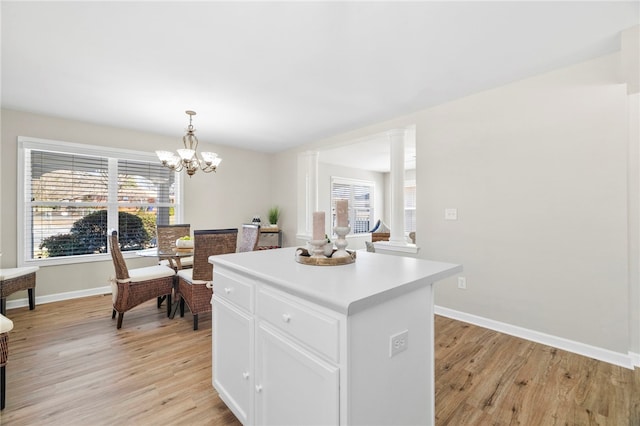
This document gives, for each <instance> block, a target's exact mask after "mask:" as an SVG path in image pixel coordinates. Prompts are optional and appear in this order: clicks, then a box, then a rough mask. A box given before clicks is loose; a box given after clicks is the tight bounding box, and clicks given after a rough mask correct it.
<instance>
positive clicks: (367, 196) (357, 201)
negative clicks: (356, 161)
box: [331, 177, 375, 234]
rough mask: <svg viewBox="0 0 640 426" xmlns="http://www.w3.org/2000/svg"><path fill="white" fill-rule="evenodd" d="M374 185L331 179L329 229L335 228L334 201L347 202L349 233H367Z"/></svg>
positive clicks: (369, 226)
mask: <svg viewBox="0 0 640 426" xmlns="http://www.w3.org/2000/svg"><path fill="white" fill-rule="evenodd" d="M374 189H375V184H374V183H373V182H369V181H358V180H352V179H346V178H340V177H332V178H331V228H332V229H333V228H334V227H335V226H336V200H348V201H349V226H350V227H351V233H353V234H363V233H367V232H369V230H370V229H371V226H372V224H373V194H374Z"/></svg>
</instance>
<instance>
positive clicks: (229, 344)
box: [212, 296, 254, 424]
mask: <svg viewBox="0 0 640 426" xmlns="http://www.w3.org/2000/svg"><path fill="white" fill-rule="evenodd" d="M212 315H213V317H212V319H213V338H212V344H213V347H212V357H213V360H212V361H213V362H212V365H213V387H214V388H216V390H217V391H218V393H219V394H220V397H221V398H222V400H223V401H224V402H225V403H226V404H227V406H228V407H229V408H230V409H231V411H233V413H234V414H235V415H236V417H238V419H239V420H240V421H241V422H242V423H243V424H248V423H250V422H251V421H252V419H251V414H250V413H251V408H252V405H253V398H252V397H253V375H252V368H251V365H252V362H253V357H252V354H253V330H254V327H253V321H254V320H253V317H251V316H249V315H248V314H246V313H244V312H242V311H241V310H239V309H237V308H235V307H233V306H232V305H230V304H228V303H226V302H224V301H223V300H220V299H218V298H217V297H216V296H214V297H213V313H212Z"/></svg>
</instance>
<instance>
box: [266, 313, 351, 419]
mask: <svg viewBox="0 0 640 426" xmlns="http://www.w3.org/2000/svg"><path fill="white" fill-rule="evenodd" d="M338 377H339V376H338V367H337V366H335V365H332V364H330V363H327V362H325V361H323V360H322V359H320V358H318V357H317V356H315V355H314V354H313V352H311V351H307V350H305V349H303V348H301V347H300V346H298V345H297V344H295V343H294V342H293V341H292V340H290V339H288V338H287V337H286V335H283V334H281V333H279V332H278V331H277V330H276V329H274V328H272V327H269V326H268V324H264V323H261V324H260V326H259V327H258V340H257V358H256V385H255V386H256V424H260V425H305V424H316V425H332V424H338V415H339V410H338V407H339V404H338V395H339V393H338V392H339V381H338Z"/></svg>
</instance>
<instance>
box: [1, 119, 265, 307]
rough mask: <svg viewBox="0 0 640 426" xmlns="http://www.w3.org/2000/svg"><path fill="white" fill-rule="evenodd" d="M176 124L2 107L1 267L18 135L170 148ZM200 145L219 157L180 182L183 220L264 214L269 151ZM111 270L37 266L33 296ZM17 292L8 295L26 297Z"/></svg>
mask: <svg viewBox="0 0 640 426" xmlns="http://www.w3.org/2000/svg"><path fill="white" fill-rule="evenodd" d="M180 132H181V129H176V137H175V138H172V137H166V136H160V135H156V134H151V133H143V132H136V131H132V130H126V129H117V128H112V127H105V126H97V125H93V124H89V123H83V122H78V121H72V120H64V119H59V118H55V117H47V116H41V115H36V114H28V113H23V112H18V111H12V110H2V140H1V143H2V145H1V155H0V158H1V160H2V165H1V168H0V171H1V174H0V185H1V187H2V197H3V198H2V203H1V205H0V215H1V216H0V217H2V223H1V224H0V228H1V233H0V235H1V236H2V240H1V241H0V244H1V245H0V247H2V251H3V252H4V254H3V256H2V257H1V258H0V262H1V265H2V267H3V268H10V267H15V266H16V264H17V257H16V245H17V240H16V238H17V236H16V203H17V202H18V198H17V194H16V185H17V184H16V174H17V170H18V169H17V137H18V136H32V137H37V138H43V139H52V140H59V141H66V142H75V143H82V144H88V145H99V146H110V147H115V148H127V149H133V150H138V151H149V152H153V151H154V150H156V149H167V150H175V149H177V148H178V147H179V145H181V143H182V140H181V138H182V134H181V133H180ZM200 149H201V150H213V151H216V152H217V153H218V154H219V155H220V156H221V157H222V158H223V161H222V164H221V165H220V167H219V169H218V172H217V173H211V174H204V173H196V175H194V176H193V177H192V178H191V179H189V178H188V177H187V178H185V183H184V222H185V223H190V224H191V229H209V228H231V227H239V226H240V225H241V224H242V223H244V222H249V221H250V220H251V218H252V216H253V215H254V214H261V215H266V212H267V210H268V208H269V207H270V206H271V204H272V199H271V190H272V185H271V162H272V161H271V160H272V159H273V155H270V154H263V153H257V152H253V151H246V150H238V149H234V148H230V147H226V146H213V145H210V144H207V143H206V142H205V141H200ZM153 263H155V261H154V260H153V259H135V258H133V259H128V260H127V264H128V265H129V267H130V268H133V267H139V266H145V265H149V264H153ZM111 275H113V265H112V264H111V262H110V261H109V262H107V261H105V262H91V263H79V264H73V265H61V266H47V267H42V268H41V269H40V271H39V272H38V276H37V287H36V296H37V297H42V296H47V295H56V294H60V293H66V292H82V291H88V290H90V289H94V288H100V287H104V286H107V285H108V282H107V279H108V278H109V276H111ZM25 297H26V295H25V294H21V292H18V293H15V294H13V295H12V296H10V298H9V299H10V300H11V299H18V298H25Z"/></svg>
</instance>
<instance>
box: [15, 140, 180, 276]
mask: <svg viewBox="0 0 640 426" xmlns="http://www.w3.org/2000/svg"><path fill="white" fill-rule="evenodd" d="M26 150H38V151H51V152H59V153H63V154H78V155H87V156H93V157H103V158H106V159H107V160H108V164H109V166H108V167H109V178H108V179H109V198H108V201H107V203H106V210H107V216H108V222H109V223H113V221H114V219H115V220H116V221H117V215H118V206H120V205H121V203H119V202H118V201H117V180H118V176H117V173H114V172H116V171H117V162H118V160H130V161H142V162H149V163H158V164H159V162H158V159H157V156H156V155H155V154H154V153H151V152H144V151H135V150H129V149H123V148H112V147H105V146H98V145H87V144H79V143H74V142H65V141H57V140H50V139H41V138H34V137H29V136H18V164H17V170H18V176H17V179H16V180H17V190H18V193H17V198H18V199H17V203H16V204H17V253H18V256H17V262H18V266H20V267H22V266H49V265H69V264H76V263H86V262H103V261H111V254H110V250H109V247H108V245H107V252H106V253H95V254H85V255H75V256H59V257H51V258H42V259H31V255H30V254H29V253H27V248H28V247H31V235H29V234H30V233H31V230H30V229H29V230H28V229H27V228H26V223H27V220H28V219H29V218H30V217H31V216H29V218H27V206H29V211H31V208H30V206H31V204H30V203H31V200H27V199H26V196H27V193H26V192H25V190H26V188H27V182H29V179H31V174H30V172H29V171H28V170H29V169H30V167H26V166H27V165H26V164H25V161H26ZM114 164H115V167H114ZM175 179H176V180H175V185H176V186H175V205H174V206H172V207H173V208H174V215H175V220H176V222H178V223H180V222H182V218H183V185H184V179H183V176H182V175H181V174H180V173H176V176H175ZM114 182H115V183H116V185H115V186H114V185H113V183H114ZM114 195H115V196H114ZM92 205H95V203H92ZM122 254H123V256H124V257H125V258H130V257H135V256H136V254H135V252H127V251H125V252H123V253H122Z"/></svg>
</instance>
